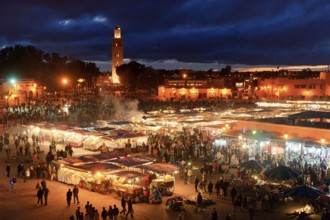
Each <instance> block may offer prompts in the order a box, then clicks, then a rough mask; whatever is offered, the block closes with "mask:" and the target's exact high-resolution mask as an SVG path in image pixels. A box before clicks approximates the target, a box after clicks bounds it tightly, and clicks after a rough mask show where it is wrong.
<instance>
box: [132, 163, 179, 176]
mask: <svg viewBox="0 0 330 220" xmlns="http://www.w3.org/2000/svg"><path fill="white" fill-rule="evenodd" d="M137 168H140V169H145V170H150V171H152V172H155V173H159V174H166V173H173V172H175V171H177V170H180V167H179V166H177V165H173V164H169V163H154V164H148V165H140V166H137Z"/></svg>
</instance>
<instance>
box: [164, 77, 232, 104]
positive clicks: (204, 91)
mask: <svg viewBox="0 0 330 220" xmlns="http://www.w3.org/2000/svg"><path fill="white" fill-rule="evenodd" d="M217 85H223V82H218V83H214V82H213V83H212V82H211V81H209V80H198V79H174V80H165V84H164V85H162V86H159V87H158V99H160V100H171V99H172V100H180V99H189V100H196V99H228V98H229V97H231V89H227V88H224V87H222V86H218V87H217Z"/></svg>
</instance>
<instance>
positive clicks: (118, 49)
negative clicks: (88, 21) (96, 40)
mask: <svg viewBox="0 0 330 220" xmlns="http://www.w3.org/2000/svg"><path fill="white" fill-rule="evenodd" d="M121 64H123V39H122V38H121V30H120V27H115V29H114V36H113V38H112V82H113V83H119V77H118V75H117V72H116V68H117V67H118V66H120V65H121Z"/></svg>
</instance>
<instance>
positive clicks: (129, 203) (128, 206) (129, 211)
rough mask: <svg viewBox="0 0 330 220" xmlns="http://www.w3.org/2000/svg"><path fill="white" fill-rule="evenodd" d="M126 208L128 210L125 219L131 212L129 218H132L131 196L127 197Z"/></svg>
mask: <svg viewBox="0 0 330 220" xmlns="http://www.w3.org/2000/svg"><path fill="white" fill-rule="evenodd" d="M127 208H128V211H127V214H126V219H127V216H128V214H131V218H133V214H134V210H133V201H132V198H129V200H128V201H127Z"/></svg>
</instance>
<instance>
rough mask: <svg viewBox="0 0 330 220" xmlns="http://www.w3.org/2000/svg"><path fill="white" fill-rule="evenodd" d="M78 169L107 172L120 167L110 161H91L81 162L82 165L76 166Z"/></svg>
mask: <svg viewBox="0 0 330 220" xmlns="http://www.w3.org/2000/svg"><path fill="white" fill-rule="evenodd" d="M77 167H78V168H80V169H83V170H88V171H92V172H98V171H100V172H106V171H107V172H109V171H114V170H117V169H121V167H119V166H116V165H114V164H111V163H91V164H83V165H79V166H77Z"/></svg>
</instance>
